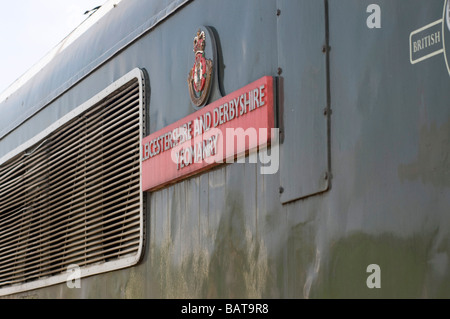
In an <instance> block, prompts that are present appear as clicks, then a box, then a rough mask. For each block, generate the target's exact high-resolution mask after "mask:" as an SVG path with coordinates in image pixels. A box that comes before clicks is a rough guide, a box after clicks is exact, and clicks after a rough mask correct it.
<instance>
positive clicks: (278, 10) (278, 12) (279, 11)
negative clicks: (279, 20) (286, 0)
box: [277, 9, 281, 17]
mask: <svg viewBox="0 0 450 319" xmlns="http://www.w3.org/2000/svg"><path fill="white" fill-rule="evenodd" d="M280 14H281V10H280V9H277V16H278V17H279V16H280Z"/></svg>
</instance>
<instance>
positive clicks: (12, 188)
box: [0, 78, 142, 289]
mask: <svg viewBox="0 0 450 319" xmlns="http://www.w3.org/2000/svg"><path fill="white" fill-rule="evenodd" d="M139 83H140V82H139V81H138V80H137V79H136V78H134V79H133V80H131V81H129V82H127V83H126V84H124V85H122V86H121V87H120V88H118V89H117V90H115V91H114V92H112V93H111V94H109V95H108V96H106V97H105V98H103V99H102V100H100V101H99V102H97V103H95V104H94V105H92V107H89V108H87V109H86V110H85V111H83V112H82V113H80V114H78V115H76V117H74V118H73V119H71V120H70V121H68V122H67V123H65V124H64V125H63V126H61V127H59V128H58V129H56V130H54V131H53V132H52V133H50V134H49V135H48V136H46V137H45V138H44V139H41V140H39V141H38V142H36V143H35V144H34V145H33V146H31V147H29V148H28V149H27V150H25V151H24V152H21V153H20V154H18V155H17V156H15V157H14V158H12V159H11V160H9V161H7V162H6V163H4V164H2V165H1V166H0V289H3V288H8V287H14V286H18V285H19V286H20V285H23V284H25V283H30V282H35V281H42V280H44V281H45V279H46V278H51V277H52V276H58V275H59V276H60V277H61V278H63V277H62V275H63V274H66V273H67V267H69V265H73V264H76V265H77V266H79V267H80V268H81V269H88V268H89V267H92V266H96V267H97V268H98V267H99V266H101V265H103V264H108V263H109V264H111V263H117V261H119V260H123V259H126V258H128V259H130V257H131V258H132V259H133V258H134V257H136V255H137V254H138V253H140V247H141V241H142V238H141V237H142V195H141V191H140V137H141V132H142V131H141V126H142V112H141V108H142V104H141V103H140V101H141V99H140V84H139ZM108 270H111V267H109V268H108ZM97 272H101V271H97ZM60 281H62V280H60Z"/></svg>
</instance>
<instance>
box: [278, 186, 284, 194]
mask: <svg viewBox="0 0 450 319" xmlns="http://www.w3.org/2000/svg"><path fill="white" fill-rule="evenodd" d="M279 191H280V194H283V193H284V188H283V187H281V186H280V189H279Z"/></svg>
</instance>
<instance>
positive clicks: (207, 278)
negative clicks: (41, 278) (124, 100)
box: [0, 0, 450, 298]
mask: <svg viewBox="0 0 450 319" xmlns="http://www.w3.org/2000/svg"><path fill="white" fill-rule="evenodd" d="M149 2H152V3H154V1H149ZM444 2H445V1H444V0H430V1H421V0H409V1H402V0H395V1H393V0H376V1H375V0H328V1H317V0H298V1H283V0H279V1H277V0H246V1H237V0H227V1H220V0H214V1H212V0H195V1H191V2H189V3H187V4H184V5H183V6H182V7H178V9H177V10H176V11H173V12H172V13H171V14H170V15H167V16H166V17H165V19H164V20H163V21H161V23H158V24H157V25H155V26H154V27H153V28H152V29H151V30H149V31H148V32H145V33H144V34H142V35H141V36H139V37H138V38H136V40H134V41H132V42H130V43H129V45H127V46H126V47H124V48H122V49H121V50H119V51H118V52H117V53H115V54H114V55H113V56H111V57H110V58H109V59H108V60H107V61H104V62H102V63H101V64H99V65H98V66H97V67H96V68H94V69H93V71H92V72H91V73H89V74H88V75H87V76H86V77H84V78H82V79H80V81H79V82H77V83H75V84H74V86H71V87H70V88H67V90H66V91H65V92H64V93H63V94H62V95H58V96H55V97H54V98H53V99H52V102H51V103H50V104H48V105H46V106H45V108H44V109H42V110H41V111H40V112H39V113H37V114H36V115H35V116H34V117H32V118H30V119H29V120H28V121H27V122H25V123H23V124H22V125H21V126H19V127H18V128H16V129H15V130H14V131H12V132H10V133H9V134H8V135H6V136H4V137H3V138H2V139H1V140H0V144H1V145H2V146H1V149H0V151H1V152H2V153H3V154H4V153H6V152H7V151H8V150H9V149H11V148H14V145H15V144H17V145H20V144H21V142H23V140H26V139H28V138H29V137H30V136H32V135H34V134H33V131H35V130H38V129H39V125H44V126H45V125H47V124H48V123H51V122H52V121H54V120H55V119H57V118H58V117H60V116H62V114H64V112H66V111H67V110H68V109H70V108H73V107H76V106H77V105H79V104H80V103H82V102H83V101H85V100H87V99H88V98H89V97H91V96H93V95H95V93H97V92H98V91H100V90H101V89H102V88H104V87H106V86H107V85H108V84H110V83H111V82H112V81H114V80H115V79H117V78H119V77H120V76H121V75H123V74H125V73H126V72H127V71H129V70H131V69H132V68H134V67H140V68H144V69H145V70H146V72H147V73H148V85H149V86H150V93H149V94H147V97H148V101H147V103H148V115H149V130H148V131H149V132H150V133H152V132H155V131H157V130H160V129H162V128H164V127H165V126H167V125H169V124H171V123H173V122H175V121H177V120H179V119H181V118H183V117H185V116H187V115H189V114H191V113H192V112H194V111H195V110H194V109H193V108H192V106H191V105H190V101H189V95H188V94H189V93H188V90H187V85H186V77H187V74H188V71H189V69H190V68H191V67H192V62H193V61H192V54H191V50H192V49H191V46H192V38H193V36H194V35H195V32H196V27H197V26H198V25H209V26H211V27H213V28H214V30H215V32H216V34H217V40H218V44H219V49H220V52H221V57H220V62H221V65H220V66H219V71H220V76H219V78H220V79H221V80H222V81H223V90H224V93H225V94H228V93H230V92H233V91H235V90H237V89H239V88H241V87H243V86H245V85H247V84H248V83H251V82H252V81H255V80H256V79H258V78H260V77H262V76H266V75H269V76H278V77H279V78H280V83H283V82H284V85H282V86H281V87H280V92H279V93H280V94H279V105H278V107H279V113H278V115H279V117H280V126H281V128H282V129H283V132H284V133H283V134H284V137H283V139H282V143H281V145H280V153H281V154H282V162H281V166H280V169H279V172H278V173H277V174H273V175H261V174H260V171H259V168H260V166H261V164H260V163H257V164H250V163H247V164H237V163H236V164H229V165H223V166H220V167H219V168H216V169H214V170H211V171H208V172H205V173H202V174H201V175H198V176H195V177H192V178H190V179H187V180H185V181H182V182H179V183H177V184H175V185H172V186H169V187H166V188H164V189H161V190H159V191H155V192H152V193H147V194H146V196H147V203H148V206H147V210H146V244H145V245H146V246H145V249H144V256H143V260H142V261H141V262H140V263H139V264H138V265H137V266H135V267H132V268H128V269H124V270H119V271H113V272H109V273H105V274H101V275H96V276H92V277H87V278H83V279H82V281H81V288H80V289H69V288H68V287H67V286H66V285H65V284H60V285H56V286H52V287H48V288H43V289H39V290H35V291H29V292H26V293H21V294H18V295H14V296H11V297H14V298H35V297H38V298H405V297H406V298H449V297H450V285H449V282H450V265H449V262H450V260H449V257H450V105H449V100H450V99H449V97H450V90H449V87H450V74H449V71H448V70H447V67H446V64H445V59H444V53H443V54H439V55H436V56H434V57H432V58H429V59H427V60H425V61H422V62H420V63H417V64H414V65H413V64H411V63H410V56H409V54H410V51H409V36H410V33H411V32H413V31H414V30H417V29H419V28H421V27H423V26H425V25H427V24H428V23H431V22H433V21H436V20H438V19H441V18H442V17H443V8H444ZM144 3H145V4H144ZM173 3H174V1H158V5H157V7H158V8H164V7H166V6H171V5H173ZM372 3H376V4H379V6H380V8H381V28H379V29H377V28H375V29H370V28H368V27H367V25H366V19H367V18H368V16H369V15H370V13H368V12H366V9H367V7H368V5H369V4H372ZM145 8H148V4H147V2H146V1H140V0H124V1H122V2H121V3H120V4H119V5H118V7H117V8H115V9H114V10H117V11H113V12H112V13H111V15H110V16H107V17H106V19H104V20H102V21H103V23H102V21H100V23H99V25H98V26H96V29H95V30H92V32H96V33H88V35H86V37H88V38H90V39H94V38H95V37H97V34H99V36H98V41H99V42H98V43H97V45H98V46H99V47H101V46H102V45H103V44H102V43H104V42H103V41H106V40H107V39H105V38H104V37H105V36H106V37H107V36H108V34H109V33H108V27H109V23H114V24H115V25H120V24H121V23H125V24H126V23H130V24H132V23H131V22H127V21H129V20H130V19H133V17H134V16H139V17H142V14H143V12H145V10H144V9H145ZM277 9H279V10H280V11H279V12H277ZM300 9H302V10H305V11H302V10H300ZM120 10H121V11H120ZM307 10H311V14H310V13H309V12H308V11H307ZM112 15H114V19H112V18H111V17H112ZM149 15H151V14H150V13H149ZM319 15H320V16H319ZM298 16H300V17H301V19H297V17H298ZM284 19H286V20H284ZM113 21H114V22H113ZM327 26H328V28H327ZM124 28H125V26H124ZM119 29H120V28H119ZM99 30H101V31H102V32H100V31H99ZM327 30H328V32H329V35H328V37H327ZM103 32H104V33H103ZM284 32H290V33H289V34H290V35H291V36H289V37H286V36H285V33H284ZM294 35H297V36H295V37H294ZM327 40H328V45H329V50H328V49H326V50H325V51H326V52H322V48H323V46H325V48H327V46H326V45H327ZM80 41H81V40H80ZM295 41H301V43H299V42H295ZM82 42H83V41H81V42H75V43H74V45H75V46H76V45H77V43H78V44H81V43H82ZM92 43H95V41H94V42H92ZM89 49H90V48H89V47H83V46H82V47H77V50H80V52H81V53H80V54H81V55H80V57H79V59H80V62H79V63H82V61H83V56H84V54H87V52H89ZM96 49H97V48H96ZM296 51H298V54H296ZM68 52H69V51H68ZM98 54H100V52H98ZM327 55H328V56H327ZM296 57H298V61H296ZM61 59H62V60H64V58H63V57H61ZM65 61H66V63H69V61H70V58H69V57H66V58H65ZM309 63H311V64H309ZM81 66H82V65H80V67H81ZM59 67H60V65H56V64H55V65H52V69H47V70H46V72H47V76H48V79H49V81H54V85H55V86H56V87H58V86H59V85H61V83H59V82H60V79H59V78H58V77H54V78H52V76H51V74H53V73H52V71H53V70H56V71H57V70H58V68H59ZM77 68H78V66H77ZM278 68H281V70H280V71H281V72H279V69H278ZM76 71H78V70H77V69H76V68H74V69H73V70H70V68H69V71H67V72H69V74H64V76H66V77H68V78H70V77H71V75H72V74H70V72H75V73H76ZM304 72H306V73H304ZM304 74H306V75H304ZM42 76H43V75H42ZM292 81H297V82H295V83H297V84H298V85H293V82H292ZM49 85H50V84H49ZM147 93H148V91H147ZM17 94H18V96H17V97H14V99H13V98H11V100H10V101H16V102H15V103H17V105H19V104H20V103H21V102H22V101H23V103H25V104H24V105H27V103H29V105H34V103H33V102H34V101H31V102H29V101H28V100H27V98H26V92H24V91H21V92H18V93H17ZM212 98H213V99H215V98H218V97H217V96H216V97H214V96H213V97H212ZM3 103H12V102H3ZM288 104H289V105H288ZM3 105H5V104H3ZM327 106H329V107H330V108H331V110H332V113H331V114H330V112H328V113H327V116H325V117H324V114H323V111H324V108H327ZM0 107H3V106H0ZM291 112H292V113H293V114H294V115H292V116H293V117H291V115H290V114H291ZM314 114H316V115H314ZM319 115H320V116H319ZM302 116H305V117H306V118H305V119H303V118H302ZM310 116H312V117H311V121H308V119H310ZM295 119H300V120H299V121H300V122H296V121H295ZM328 121H329V122H328ZM38 123H41V124H38ZM298 123H302V124H303V123H309V124H311V127H309V128H306V129H305V127H303V126H302V125H298V126H295V125H296V124H298ZM311 129H312V130H314V131H311ZM293 134H294V135H293ZM295 134H299V136H296V135H295ZM300 134H302V135H301V136H300ZM297 141H299V142H298V143H297ZM17 145H16V146H17ZM3 154H2V155H3ZM286 156H287V157H286ZM311 156H312V159H308V157H311ZM325 172H328V181H327V182H326V183H324V182H321V180H320V178H321V176H322V175H321V174H323V173H325ZM290 178H291V179H292V180H289V179H290ZM294 179H295V180H294ZM308 186H311V187H310V189H307V190H306V191H304V189H305V188H302V187H306V188H308ZM280 187H283V188H284V191H285V192H287V194H292V196H291V195H290V197H291V198H288V199H286V200H283V198H282V196H283V193H282V194H280ZM296 187H298V188H296ZM308 193H311V194H308ZM313 193H314V194H313ZM304 195H308V196H306V197H303V196H304ZM295 197H298V198H301V199H296V198H295ZM282 202H286V203H285V204H283V203H282ZM370 264H378V265H379V266H380V268H381V288H379V289H377V288H374V289H369V288H368V287H367V285H366V279H367V278H368V276H369V273H367V272H366V268H367V266H368V265H370Z"/></svg>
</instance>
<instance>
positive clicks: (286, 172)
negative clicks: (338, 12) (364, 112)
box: [277, 0, 330, 203]
mask: <svg viewBox="0 0 450 319" xmlns="http://www.w3.org/2000/svg"><path fill="white" fill-rule="evenodd" d="M277 5H278V11H277V15H278V18H277V19H278V22H277V31H278V65H279V70H278V73H279V74H280V79H279V86H280V88H279V95H280V96H279V104H280V105H279V108H280V123H279V124H280V131H281V134H280V136H281V147H280V179H281V180H280V186H281V187H280V199H281V202H282V203H288V202H290V201H293V200H296V199H300V198H304V197H307V196H311V195H314V194H317V193H320V192H323V191H326V190H327V189H328V187H329V180H330V173H329V161H328V158H329V156H328V133H327V132H328V125H329V124H328V121H329V118H330V112H329V105H328V104H329V103H328V99H327V96H328V94H327V93H328V92H327V56H328V52H329V50H328V46H327V35H326V17H327V14H326V1H318V0H304V1H292V0H279V1H278V3H277Z"/></svg>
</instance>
